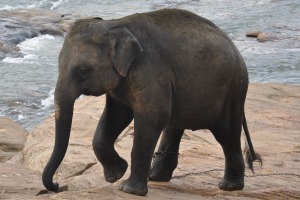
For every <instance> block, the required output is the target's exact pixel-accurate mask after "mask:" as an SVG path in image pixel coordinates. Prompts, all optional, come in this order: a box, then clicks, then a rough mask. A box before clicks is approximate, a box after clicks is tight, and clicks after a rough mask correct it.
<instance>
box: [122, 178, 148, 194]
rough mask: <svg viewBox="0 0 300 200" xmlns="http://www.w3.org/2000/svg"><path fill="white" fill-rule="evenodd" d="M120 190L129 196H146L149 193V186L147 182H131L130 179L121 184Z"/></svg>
mask: <svg viewBox="0 0 300 200" xmlns="http://www.w3.org/2000/svg"><path fill="white" fill-rule="evenodd" d="M119 190H121V191H123V192H126V193H129V194H134V195H138V196H145V195H146V194H147V193H148V186H147V182H145V183H138V182H135V181H131V180H130V178H129V179H127V180H125V181H123V182H122V183H121V184H120V186H119Z"/></svg>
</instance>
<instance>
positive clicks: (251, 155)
mask: <svg viewBox="0 0 300 200" xmlns="http://www.w3.org/2000/svg"><path fill="white" fill-rule="evenodd" d="M243 128H244V132H245V135H246V139H247V143H246V145H245V149H244V153H245V155H246V161H247V164H248V166H249V168H250V169H251V171H252V172H253V173H254V169H253V162H254V161H257V162H259V164H260V166H262V165H263V161H262V158H261V156H260V155H259V154H257V153H255V151H254V148H253V145H252V142H251V138H250V134H249V130H248V125H247V121H246V116H245V112H244V115H243Z"/></svg>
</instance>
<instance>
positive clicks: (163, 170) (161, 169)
mask: <svg viewBox="0 0 300 200" xmlns="http://www.w3.org/2000/svg"><path fill="white" fill-rule="evenodd" d="M154 156H155V157H154V159H153V163H152V167H151V170H150V175H149V181H158V182H168V181H170V180H171V179H172V174H173V171H174V170H175V168H176V167H177V164H178V153H175V152H158V153H155V155H154Z"/></svg>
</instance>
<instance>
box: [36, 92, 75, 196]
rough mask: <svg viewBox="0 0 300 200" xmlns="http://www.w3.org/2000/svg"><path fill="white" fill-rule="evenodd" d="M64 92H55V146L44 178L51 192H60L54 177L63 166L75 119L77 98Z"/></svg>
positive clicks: (44, 172) (45, 184) (44, 182)
mask: <svg viewBox="0 0 300 200" xmlns="http://www.w3.org/2000/svg"><path fill="white" fill-rule="evenodd" d="M62 95H65V94H64V92H62V91H58V89H56V90H55V144H54V149H53V152H52V155H51V157H50V160H49V161H48V163H47V165H46V167H45V169H44V171H43V176H42V181H43V184H44V186H45V187H46V188H47V190H49V191H55V192H58V189H59V185H58V183H53V176H54V174H55V172H56V170H57V168H58V167H59V165H60V164H61V162H62V160H63V158H64V156H65V154H66V151H67V148H68V144H69V138H70V131H71V125H72V118H73V108H74V102H75V99H76V98H70V97H68V95H66V96H63V97H62Z"/></svg>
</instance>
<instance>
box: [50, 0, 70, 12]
mask: <svg viewBox="0 0 300 200" xmlns="http://www.w3.org/2000/svg"><path fill="white" fill-rule="evenodd" d="M65 2H68V0H65V1H64V0H58V1H55V2H53V1H52V2H51V3H52V4H53V6H51V8H50V10H54V9H55V8H57V7H58V6H60V5H61V4H63V3H65Z"/></svg>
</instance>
